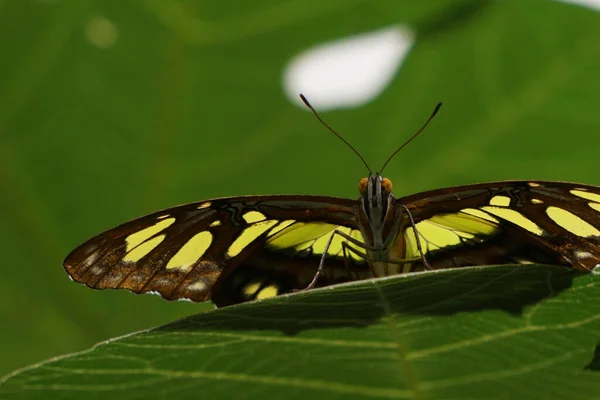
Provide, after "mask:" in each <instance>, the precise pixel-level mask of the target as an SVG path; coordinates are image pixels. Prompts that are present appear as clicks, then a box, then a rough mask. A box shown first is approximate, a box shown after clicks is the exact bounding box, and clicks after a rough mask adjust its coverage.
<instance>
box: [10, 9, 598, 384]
mask: <svg viewBox="0 0 600 400" xmlns="http://www.w3.org/2000/svg"><path fill="white" fill-rule="evenodd" d="M377 35H379V36H377ZM598 37H600V15H598V10H596V9H594V8H591V7H590V8H584V7H582V6H579V5H574V4H567V3H563V2H554V1H541V0H502V1H492V0H489V1H484V0H470V1H467V0H451V1H448V0H432V1H428V2H414V1H397V0H388V1H378V2H368V1H360V0H329V1H326V2H323V1H318V2H317V1H301V0H292V1H283V0H279V1H275V0H255V1H252V2H247V1H228V2H213V1H191V0H190V1H185V0H181V1H161V0H139V1H119V2H117V1H113V2H108V1H105V2H94V1H86V0H70V1H68V0H37V1H34V0H13V1H11V0H4V1H0V50H1V53H0V54H2V57H0V182H1V183H0V184H1V185H2V196H0V207H1V208H0V209H2V210H3V214H2V225H1V227H2V229H1V230H0V235H1V239H2V240H1V241H0V246H2V254H3V255H4V268H3V272H4V273H3V275H2V279H0V296H1V297H0V318H1V320H2V321H3V327H4V329H2V330H1V331H0V332H1V333H0V335H2V336H1V339H2V340H1V342H2V343H3V347H2V350H1V357H0V375H2V374H4V373H8V372H9V371H11V370H13V369H15V368H18V367H22V366H24V365H27V364H30V363H32V362H35V361H39V360H41V359H44V358H47V357H50V356H53V355H57V354H62V353H65V352H71V351H76V350H81V349H84V348H86V347H89V346H90V345H91V344H93V343H95V342H97V341H99V340H103V339H107V338H110V337H113V336H115V335H119V334H124V333H128V332H131V331H132V330H137V329H142V328H148V327H151V326H155V325H159V324H162V323H166V322H168V321H171V320H173V319H175V318H177V317H180V316H183V315H189V314H195V313H198V312H202V311H204V310H207V309H210V308H211V306H210V305H209V304H185V303H168V302H165V301H161V299H159V298H157V297H152V296H134V295H132V294H130V293H126V292H125V293H122V292H110V291H106V292H98V291H92V290H89V289H87V288H86V287H84V286H82V285H77V284H74V283H71V282H69V280H68V279H67V276H66V274H65V272H64V271H63V269H62V267H61V264H62V260H63V259H64V257H65V255H66V254H67V253H68V252H69V251H70V250H71V249H73V248H74V247H75V246H76V245H78V244H79V243H81V242H83V241H84V240H86V239H88V238H89V237H91V236H93V235H95V234H97V233H100V232H102V231H103V230H106V229H108V228H111V227H112V226H114V225H117V224H119V223H121V222H124V221H126V220H128V219H131V218H133V217H136V216H140V215H143V214H146V213H149V212H152V211H155V210H158V209H161V208H166V207H170V206H173V205H176V204H180V203H186V202H190V201H196V200H200V199H205V198H212V197H220V196H228V195H244V194H275V193H303V194H322V195H333V196H343V197H350V198H354V197H357V196H358V193H357V191H356V185H357V182H358V180H359V179H360V178H361V177H362V176H363V175H364V174H365V170H364V166H363V165H362V164H361V163H360V161H359V160H358V159H357V158H356V157H355V156H354V155H353V154H352V153H351V152H350V151H349V150H348V149H347V148H344V146H343V145H342V144H341V143H339V141H338V140H337V139H335V138H334V137H333V136H332V135H331V134H330V133H328V132H327V131H326V130H325V129H324V128H323V127H322V126H320V125H319V124H318V123H317V122H316V121H315V120H314V119H313V117H312V116H311V115H310V114H308V113H307V112H306V110H305V109H303V108H302V107H300V106H299V104H298V103H297V101H296V98H295V94H294V92H296V91H302V90H304V89H303V88H302V85H306V86H307V88H306V94H307V95H308V96H309V99H311V101H313V102H314V104H315V105H316V106H317V107H322V109H323V110H328V111H329V112H324V113H323V117H324V118H326V120H327V121H328V122H329V123H330V124H331V125H332V126H334V127H335V128H336V129H337V130H338V131H340V132H342V133H343V135H344V137H345V138H346V139H347V140H348V141H349V142H351V143H352V144H353V145H354V146H355V147H356V148H358V149H359V150H360V151H361V152H362V154H363V155H364V156H365V158H366V159H367V161H369V162H370V163H371V164H373V165H374V168H377V167H378V166H379V165H381V163H382V162H383V161H384V160H385V159H386V158H387V156H388V155H389V154H390V153H391V152H392V151H393V150H394V149H395V148H396V147H397V146H398V145H399V144H400V143H401V142H402V141H403V140H404V139H405V138H407V137H408V136H409V135H410V134H412V133H413V132H414V131H416V130H417V129H418V128H419V127H420V126H421V125H422V123H423V122H424V121H425V119H426V118H427V116H428V115H429V113H430V112H431V110H432V108H433V107H434V106H435V104H436V103H437V102H438V101H444V103H445V105H444V107H443V109H442V111H441V113H440V114H439V116H438V117H436V119H435V120H434V122H433V123H432V124H431V126H430V127H429V128H428V130H427V132H426V133H425V134H424V135H422V137H420V138H419V139H418V140H417V141H415V142H414V143H413V144H411V146H410V147H409V148H408V149H406V150H405V151H403V152H402V154H401V155H399V157H397V158H396V159H395V160H394V161H393V162H392V163H391V164H390V165H389V166H388V167H387V169H386V175H387V176H388V177H390V178H391V179H392V180H393V181H394V182H395V187H394V188H395V190H394V191H395V194H396V195H397V196H403V195H406V194H409V193H412V192H417V191H421V190H425V189H433V188H438V187H442V186H448V185H454V184H467V183H474V182H480V181H491V180H500V179H528V178H536V179H551V180H569V181H581V182H585V183H589V184H600V177H599V176H598V172H597V165H596V164H597V149H598V145H599V144H600V137H599V136H598V128H599V127H600V113H598V111H597V110H598V107H599V105H600V69H599V68H598V65H600V43H599V42H598V39H597V38H598ZM361 38H362V39H365V38H371V39H373V38H374V40H375V42H373V41H366V42H363V43H368V44H369V49H367V48H365V49H364V50H363V51H364V54H368V57H367V56H363V57H362V58H363V61H364V63H360V62H359V61H357V60H360V59H361V57H360V56H358V57H357V56H356V54H354V56H353V57H350V56H348V58H347V60H349V61H348V62H347V63H338V64H335V68H333V71H334V72H335V71H338V73H337V74H335V73H334V74H333V75H331V74H330V75H327V74H325V73H323V74H321V73H320V72H319V73H318V74H317V73H316V72H314V74H315V80H316V79H323V77H325V81H324V82H322V81H319V82H321V83H320V84H315V83H314V82H313V83H311V81H310V79H307V78H306V76H308V77H309V78H310V76H311V74H310V73H308V72H310V71H321V72H322V71H323V70H325V69H327V68H332V67H331V65H330V64H327V62H325V61H323V64H320V65H321V66H320V67H319V64H318V63H317V64H314V62H313V61H311V60H313V59H312V58H311V57H312V55H314V54H316V55H317V56H319V54H331V53H332V52H333V51H337V50H336V49H337V47H336V46H338V45H340V43H341V44H342V45H343V43H346V44H347V45H348V43H349V45H348V51H354V52H356V51H357V50H356V49H357V48H358V49H359V50H358V51H360V47H357V46H353V45H356V43H357V42H356V40H359V43H360V39H361ZM378 38H379V39H381V40H385V41H386V43H387V44H386V45H383V44H381V46H382V47H381V48H379V47H378V46H379V45H376V44H374V43H377V40H378ZM344 41H346V42H344ZM388 42H389V43H388ZM387 45H389V46H387ZM327 46H332V47H327ZM386 46H387V47H386ZM323 48H326V49H328V50H327V51H325V52H321V53H319V49H321V50H322V49H323ZM381 49H383V50H381ZM338 50H339V49H338ZM386 52H387V53H386ZM317 59H318V57H317ZM307 60H308V61H307ZM369 60H373V62H375V61H381V63H382V65H381V66H380V67H379V69H377V68H375V67H374V65H375V64H373V63H369V62H368V61H369ZM344 64H348V65H347V66H346V67H344ZM315 65H317V67H315ZM357 67H360V68H359V69H358V70H357V69H356V68H357ZM303 68H304V69H303ZM311 68H312V70H311ZM345 68H347V70H346V69H345ZM307 71H308V72H307ZM365 71H366V73H365ZM373 74H379V75H380V76H379V79H366V78H365V76H367V77H368V76H369V75H373ZM331 76H334V77H337V78H340V77H341V78H343V79H342V83H340V81H336V80H335V79H333V78H331ZM353 76H354V77H355V78H354V79H353V78H352V77H353ZM344 79H345V80H344ZM344 82H345V83H344ZM361 85H367V86H368V85H371V86H368V87H366V89H365V88H364V87H363V88H362V89H361ZM332 91H333V93H332ZM336 92H337V93H336ZM338 93H339V94H338Z"/></svg>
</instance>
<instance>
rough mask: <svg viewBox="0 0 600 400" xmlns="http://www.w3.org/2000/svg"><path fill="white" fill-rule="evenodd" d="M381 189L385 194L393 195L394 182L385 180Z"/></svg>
mask: <svg viewBox="0 0 600 400" xmlns="http://www.w3.org/2000/svg"><path fill="white" fill-rule="evenodd" d="M381 188H382V189H383V191H384V192H386V193H391V192H392V181H390V180H389V179H388V178H383V179H382V180H381Z"/></svg>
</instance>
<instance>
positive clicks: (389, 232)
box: [358, 173, 399, 261]
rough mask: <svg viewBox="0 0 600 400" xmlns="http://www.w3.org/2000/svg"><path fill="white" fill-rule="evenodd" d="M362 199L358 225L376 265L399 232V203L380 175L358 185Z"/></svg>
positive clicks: (389, 185)
mask: <svg viewBox="0 0 600 400" xmlns="http://www.w3.org/2000/svg"><path fill="white" fill-rule="evenodd" d="M358 188H359V192H360V194H361V197H360V199H359V203H360V215H359V221H360V226H361V231H362V234H363V236H364V238H365V240H366V244H367V245H369V246H371V247H372V248H373V251H368V252H367V253H369V254H370V255H371V256H372V260H373V261H379V260H382V259H383V258H382V257H383V256H384V254H383V252H385V250H386V249H387V248H388V247H389V245H390V244H391V240H392V239H393V236H394V235H395V233H396V232H397V229H398V222H399V221H398V218H397V216H396V207H395V204H396V199H395V197H394V195H393V194H392V182H391V181H390V180H389V179H387V178H383V177H382V176H381V175H379V174H378V173H377V174H375V175H372V174H370V175H369V177H368V178H363V179H361V181H360V183H359V187H358Z"/></svg>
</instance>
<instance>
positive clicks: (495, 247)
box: [395, 181, 600, 271]
mask: <svg viewBox="0 0 600 400" xmlns="http://www.w3.org/2000/svg"><path fill="white" fill-rule="evenodd" d="M397 203H398V204H402V205H405V206H406V207H407V208H408V209H409V210H410V212H411V215H412V216H413V218H414V222H415V225H416V228H417V229H416V231H417V235H415V231H414V229H413V228H412V227H411V225H410V223H409V222H408V221H407V219H406V221H405V222H404V224H403V230H402V234H401V235H399V237H398V238H397V240H396V244H395V246H396V248H397V249H402V253H403V254H404V255H405V258H413V257H419V256H420V253H419V250H418V248H417V237H418V239H419V240H418V242H419V244H420V245H421V247H422V250H423V252H424V254H425V257H426V260H427V262H428V264H429V265H430V266H431V267H433V268H451V267H462V266H469V265H492V264H507V263H545V264H555V265H565V266H570V267H574V268H577V269H580V270H591V269H592V268H594V267H595V266H596V265H597V264H598V263H600V213H599V211H600V187H596V186H589V185H583V184H577V183H567V182H544V181H505V182H492V183H485V184H478V185H469V186H461V187H455V188H447V189H439V190H434V191H430V192H424V193H419V194H415V195H411V196H408V197H404V198H401V199H398V200H397ZM422 269H425V266H424V265H423V263H422V262H420V261H419V262H415V263H413V264H412V266H411V268H410V270H413V271H414V270H422Z"/></svg>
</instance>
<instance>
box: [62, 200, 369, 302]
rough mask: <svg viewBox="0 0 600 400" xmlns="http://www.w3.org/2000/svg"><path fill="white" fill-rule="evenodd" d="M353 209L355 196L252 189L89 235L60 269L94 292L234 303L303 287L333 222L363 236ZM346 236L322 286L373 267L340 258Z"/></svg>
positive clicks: (336, 245) (333, 252)
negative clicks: (267, 193)
mask: <svg viewBox="0 0 600 400" xmlns="http://www.w3.org/2000/svg"><path fill="white" fill-rule="evenodd" d="M356 206H357V205H356V201H353V200H346V199H339V198H333V197H322V196H248V197H233V198H224V199H215V200H208V201H203V202H199V203H192V204H187V205H182V206H179V207H174V208H171V209H167V210H164V211H159V212H156V213H153V214H150V215H147V216H144V217H141V218H138V219H135V220H133V221H130V222H127V223H125V224H123V225H120V226H118V227H116V228H113V229H111V230H109V231H107V232H105V233H102V234H100V235H98V236H96V237H94V238H92V239H90V240H89V241H87V242H85V243H84V244H82V245H81V246H79V247H78V248H77V249H75V250H74V251H73V252H72V253H71V254H69V255H68V256H67V258H66V260H65V262H64V266H65V269H66V270H67V272H68V274H69V275H70V276H71V277H72V278H73V279H74V280H75V281H77V282H81V283H84V284H86V285H87V286H89V287H91V288H95V289H106V288H125V289H129V290H131V291H133V292H135V293H145V292H157V293H159V294H160V295H162V296H163V297H164V298H166V299H169V300H172V299H190V300H193V301H204V300H208V299H212V300H213V301H214V302H215V303H216V304H217V305H219V306H223V305H229V304H235V303H239V302H242V301H248V300H253V299H256V298H262V297H267V296H273V295H276V294H279V293H284V292H290V291H292V290H294V289H303V288H304V287H306V286H307V285H308V283H309V282H310V281H311V279H312V278H313V276H314V274H315V273H316V270H317V267H318V264H319V260H320V259H321V257H322V255H323V252H324V250H325V244H326V242H327V241H328V240H329V238H330V236H331V234H332V233H333V231H334V230H335V229H338V230H341V231H343V232H345V233H346V234H348V235H350V236H352V237H354V238H356V239H358V240H362V236H361V235H360V231H359V229H358V225H357V222H356V211H355V207H356ZM341 242H342V239H341V237H340V236H337V235H336V236H335V237H334V241H333V242H332V245H331V247H330V248H329V251H328V254H327V268H326V274H325V276H324V277H323V278H322V279H320V280H319V284H320V285H329V284H333V283H336V282H342V281H347V280H351V279H360V278H361V277H364V275H368V274H370V269H369V268H368V265H367V264H366V263H365V262H364V260H362V259H360V257H357V256H355V255H354V256H349V257H345V258H344V257H343V254H342V247H341ZM349 265H350V266H351V268H348V266H349ZM349 271H350V272H349ZM351 271H353V272H352V273H353V274H355V275H352V273H351ZM361 271H362V272H361ZM357 274H358V275H360V276H357ZM361 274H362V275H361Z"/></svg>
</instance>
